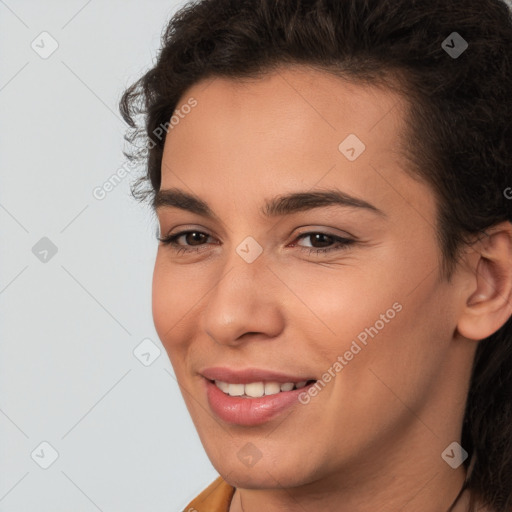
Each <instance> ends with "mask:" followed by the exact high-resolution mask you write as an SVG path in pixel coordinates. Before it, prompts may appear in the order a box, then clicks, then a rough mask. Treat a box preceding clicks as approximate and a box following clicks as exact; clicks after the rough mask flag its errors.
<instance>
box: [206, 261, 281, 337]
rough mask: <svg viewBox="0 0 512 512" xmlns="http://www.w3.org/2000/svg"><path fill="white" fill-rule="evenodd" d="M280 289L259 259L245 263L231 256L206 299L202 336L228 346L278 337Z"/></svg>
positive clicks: (273, 276) (277, 282)
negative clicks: (256, 338) (257, 339)
mask: <svg viewBox="0 0 512 512" xmlns="http://www.w3.org/2000/svg"><path fill="white" fill-rule="evenodd" d="M233 252H234V251H233ZM283 288H284V286H283V284H282V283H281V282H280V281H279V279H277V278H276V276H275V274H274V273H273V272H272V271H271V270H270V269H269V267H268V266H267V263H266V261H265V258H264V256H263V255H261V256H260V257H259V258H258V259H257V260H256V261H253V262H252V263H247V262H246V261H244V260H243V259H242V258H241V257H240V256H239V255H238V254H236V253H235V252H234V254H233V256H232V257H230V258H229V260H226V264H225V266H224V267H223V272H222V276H221V277H220V278H219V280H218V281H217V284H216V285H215V286H214V288H213V289H212V291H211V292H210V294H209V296H208V299H207V306H206V308H205V310H204V311H203V315H204V316H203V319H202V321H203V328H204V330H205V332H206V333H207V334H208V335H209V336H210V337H211V338H212V339H213V340H214V341H216V342H217V343H220V344H225V345H231V346H236V345H239V344H242V343H244V342H246V341H247V340H249V339H254V338H255V337H258V336H259V337H261V339H262V340H263V339H267V338H273V337H276V336H278V335H279V333H280V332H281V331H282V329H283V326H284V311H283V301H282V300H281V299H285V297H283V295H282V294H283V291H284V290H283Z"/></svg>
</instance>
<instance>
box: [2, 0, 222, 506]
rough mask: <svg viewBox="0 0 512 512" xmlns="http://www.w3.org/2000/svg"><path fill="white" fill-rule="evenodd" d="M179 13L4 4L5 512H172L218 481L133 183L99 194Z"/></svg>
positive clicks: (170, 6)
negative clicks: (132, 89) (160, 298)
mask: <svg viewBox="0 0 512 512" xmlns="http://www.w3.org/2000/svg"><path fill="white" fill-rule="evenodd" d="M182 3H183V2H176V1H173V0H152V1H151V2H143V1H141V0H131V1H126V0H124V1H121V0H108V1H99V0H92V1H89V2H87V1H86V0H72V1H70V0H68V1H66V2H64V1H57V0H52V1H44V2H37V1H35V0H19V1H15V0H6V1H5V2H4V1H1V2H0V45H1V48H2V54H1V55H2V56H1V59H0V112H1V122H0V127H1V128H0V130H1V131H0V162H1V185H0V230H1V244H2V251H1V260H0V308H1V309H0V310H1V321H0V326H1V327H0V335H1V343H0V389H1V393H0V439H1V442H0V450H1V451H0V511H9V512H30V511H38V512H61V511H71V510H72V511H73V512H81V511H83V512H95V511H103V512H113V511H123V512H132V511H133V512H135V511H137V512H140V511H142V510H143V511H152V512H164V511H165V512H175V511H178V510H181V509H182V508H184V507H185V505H186V504H187V503H188V501H189V500H190V499H192V498H193V497H194V496H195V495H196V494H197V493H198V492H199V491H200V490H201V489H203V488H204V487H206V485H208V483H210V481H212V480H213V479H214V478H215V477H216V476H217V473H216V471H215V469H214V468H213V467H212V466H211V464H210V462H209V460H208V458H207V457H206V455H205V453H204V450H203V448H202V446H201V443H200V441H199V438H198V436H197V434H196V431H195V428H194V426H193V424H192V421H191V420H190V417H189V415H188V411H187V410H186V407H185V405H184V403H183V398H182V396H181V393H180V391H179V388H178V385H177V383H176V381H175V379H174V372H173V370H172V367H171V365H170V362H169V359H168V357H167V354H166V353H165V351H164V349H163V347H162V345H161V343H160V341H159V340H158V337H157V334H156V331H155V330H154V325H153V319H152V315H151V279H152V271H153V263H154V258H155V254H156V246H157V241H156V239H155V230H156V223H155V219H154V217H153V216H151V215H150V212H149V210H148V208H147V207H143V206H142V205H140V204H138V203H137V202H136V201H135V200H134V199H133V198H131V196H130V191H129V185H130V183H131V182H132V181H133V180H134V178H135V175H134V173H135V171H132V173H131V175H128V176H127V177H126V178H125V179H124V180H123V181H122V182H121V183H120V184H119V185H118V186H117V187H116V188H115V189H114V190H112V191H111V192H110V193H109V194H107V196H106V197H105V199H103V200H97V199H95V198H94V197H93V194H92V191H93V189H94V188H95V187H97V186H101V185H102V184H103V183H104V181H105V180H107V179H108V178H109V177H110V176H111V175H112V174H114V173H115V172H116V171H117V170H118V169H119V168H120V167H121V166H122V165H123V164H124V163H125V158H124V156H123V154H122V150H123V148H124V147H125V142H124V140H123V134H124V132H125V128H126V127H125V124H124V122H122V120H121V117H120V114H119V113H118V109H117V104H118V101H119V99H120V96H121V93H122V91H123V90H124V88H125V87H126V86H128V85H129V84H131V83H132V81H134V80H135V79H136V78H138V77H139V76H140V75H141V74H142V73H143V72H144V71H145V70H146V69H147V68H149V67H150V66H151V65H152V63H153V60H154V58H155V57H156V52H157V49H158V48H159V46H160V34H161V31H162V30H163V28H164V26H165V24H166V21H167V20H168V19H169V17H170V16H171V15H172V13H173V12H174V11H175V10H176V8H177V7H178V6H179V5H181V4H182ZM43 31H46V32H48V33H49V34H50V35H51V36H52V37H53V38H54V39H55V40H56V41H57V42H58V45H59V46H58V49H57V50H56V51H55V52H54V53H53V54H52V55H50V56H49V57H48V58H46V59H43V58H41V57H40V56H39V54H38V53H36V52H35V51H34V50H33V49H32V47H31V44H32V41H33V40H36V44H39V46H43V45H45V48H46V49H48V48H50V46H49V44H50V41H49V40H46V41H43V42H41V40H40V39H41V38H40V37H38V36H39V34H40V33H41V32H43ZM38 41H39V42H38ZM43 49H44V48H41V50H43ZM42 237H47V238H49V239H50V240H51V241H52V242H53V244H55V246H56V247H57V253H56V254H55V255H54V256H53V257H51V258H50V257H49V255H48V256H47V258H48V261H46V263H44V262H42V261H40V259H38V257H36V255H34V254H33V252H32V247H33V246H34V245H35V244H36V243H37V242H38V241H39V240H40V239H41V238H42ZM41 257H44V254H42V255H41ZM145 338H149V339H151V340H152V342H153V343H154V345H155V346H157V347H158V348H160V350H161V354H160V357H158V358H157V359H156V360H155V361H154V362H153V363H152V364H151V365H150V366H144V364H142V363H141V362H140V361H139V359H137V358H136V357H135V356H134V354H133V350H134V348H135V347H136V346H137V345H138V344H139V343H140V342H141V341H142V340H143V339H145ZM143 359H144V358H143ZM146 359H147V356H146ZM43 441H46V442H48V443H49V444H50V445H51V446H52V447H53V448H54V449H55V450H56V451H57V452H58V458H57V460H55V462H54V463H53V464H52V465H51V466H50V467H48V468H47V469H43V468H42V467H40V465H39V464H40V463H43V464H44V463H45V460H46V461H47V462H48V461H50V460H51V459H50V458H51V450H50V449H49V448H47V447H46V446H45V445H43V446H42V447H41V446H40V444H41V443H42V442H43ZM34 450H35V453H34V455H33V457H34V458H32V456H31V454H32V453H33V452H34Z"/></svg>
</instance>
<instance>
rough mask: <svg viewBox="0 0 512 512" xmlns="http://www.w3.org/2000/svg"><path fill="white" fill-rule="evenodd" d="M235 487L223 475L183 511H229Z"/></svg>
mask: <svg viewBox="0 0 512 512" xmlns="http://www.w3.org/2000/svg"><path fill="white" fill-rule="evenodd" d="M233 494H235V488H234V487H232V486H231V485H229V484H228V483H227V482H226V481H225V480H224V479H223V478H222V477H221V476H219V477H218V478H217V479H215V480H214V481H213V482H212V483H211V484H210V485H209V486H208V487H207V488H206V489H205V490H204V491H202V492H201V493H200V494H199V495H198V496H196V497H195V498H194V499H193V500H192V501H191V502H190V503H189V504H188V505H187V506H186V507H185V509H184V510H183V512H229V506H230V505H231V500H232V499H233Z"/></svg>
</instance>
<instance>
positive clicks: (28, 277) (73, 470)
mask: <svg viewBox="0 0 512 512" xmlns="http://www.w3.org/2000/svg"><path fill="white" fill-rule="evenodd" d="M182 3H183V2H181V1H180V2H177V1H176V0H151V2H143V1H142V0H130V1H127V0H124V1H121V0H108V1H99V0H92V1H91V0H89V1H86V0H68V1H66V2H64V1H57V0H52V1H45V2H37V1H35V0H18V1H15V0H5V1H2V0H0V46H1V48H2V58H1V60H0V109H1V110H0V111H1V124H0V162H1V169H2V170H1V186H0V227H1V243H2V251H1V252H0V254H1V260H0V308H1V312H2V316H1V321H0V326H1V327H0V329H1V331H0V335H1V338H0V339H1V343H0V389H1V393H0V439H1V443H0V450H1V452H0V512H2V511H9V512H29V511H38V512H60V511H70V510H73V511H74V512H80V511H83V512H94V511H103V512H113V511H123V512H131V511H133V512H135V511H138V512H139V511H141V510H144V511H152V512H164V511H165V512H175V511H179V510H181V509H182V508H183V507H184V506H185V505H186V504H187V503H188V501H189V500H190V499H192V498H193V497H194V496H195V495H196V494H197V493H198V492H199V491H200V490H202V489H203V488H204V487H206V485H208V484H209V483H210V482H211V481H212V480H213V479H214V478H215V477H216V476H217V473H216V471H215V470H214V468H213V467H212V465H211V463H210V462H209V460H208V458H207V457H206V455H205V453H204V450H203V448H202V446H201V444H200V442H199V438H198V436H197V434H196V431H195V428H194V426H193V424H192V421H191V420H190V418H189V415H188V411H187V410H186V408H185V405H184V403H183V399H182V396H181V393H180V391H179V388H178V386H177V384H176V381H175V379H174V372H173V370H172V368H171V365H170V363H169V359H168V357H167V354H166V353H165V351H164V349H163V347H162V345H161V343H160V341H159V340H158V337H157V334H156V332H155V330H154V326H153V320H152V316H151V279H152V271H153V263H154V257H155V252H156V243H157V242H156V240H155V229H156V224H155V220H154V218H153V217H152V216H151V215H150V213H149V211H148V210H147V208H146V209H145V208H143V207H142V206H141V205H139V204H137V203H136V202H135V201H134V200H133V199H132V198H131V197H130V194H129V185H130V183H131V182H132V181H133V179H134V178H135V175H134V174H133V172H135V171H132V174H131V175H128V176H127V177H126V178H125V179H124V180H123V181H122V182H121V183H120V184H119V185H118V186H117V187H116V188H115V189H114V190H112V191H111V192H110V193H108V194H107V196H106V197H105V199H103V200H98V199H95V198H94V196H93V194H92V191H93V190H94V188H95V187H98V186H101V185H102V184H103V183H104V182H105V181H106V180H107V179H108V178H109V177H110V176H111V175H112V174H114V173H115V172H116V171H117V170H118V169H119V168H120V167H121V166H122V165H123V164H125V159H124V157H123V155H122V149H123V147H124V141H123V137H122V136H123V134H124V131H125V128H126V127H125V125H124V123H123V122H122V121H121V118H120V115H119V113H118V110H117V104H118V101H119V98H120V95H121V93H122V91H123V90H124V88H125V87H126V86H127V85H129V84H130V83H132V81H133V80H135V79H136V78H138V77H139V76H140V75H141V74H142V73H143V72H144V71H145V70H146V69H147V68H148V67H150V66H151V64H152V62H153V59H154V58H155V56H156V51H157V49H158V48H159V45H160V34H161V31H162V30H163V28H164V26H165V24H166V21H167V20H168V19H169V17H170V16H171V15H172V13H173V12H175V10H176V9H177V7H178V6H180V5H182ZM454 30H456V27H454ZM43 31H46V32H48V33H49V34H50V35H51V37H52V38H53V39H55V40H56V41H57V43H58V45H59V46H58V49H57V50H56V51H55V52H54V53H53V54H52V55H50V56H49V57H48V58H46V59H43V58H41V57H40V55H39V54H38V53H36V52H35V51H34V50H33V49H32V47H31V44H32V42H33V41H35V44H39V46H40V47H41V46H43V44H44V48H46V49H48V48H49V47H50V46H49V45H50V42H51V41H49V40H48V39H46V40H45V42H44V43H42V42H41V37H40V34H41V32H43ZM44 48H41V51H42V50H43V49H44ZM43 237H47V238H49V239H50V240H51V241H52V243H53V244H55V246H56V247H57V253H56V254H55V255H54V256H53V257H49V255H48V256H47V261H46V262H43V261H40V259H39V258H38V257H36V255H35V254H34V253H33V251H32V248H33V247H34V245H35V244H37V243H38V241H39V240H40V239H41V238H43ZM36 247H37V246H36ZM36 252H37V251H36ZM40 256H41V257H43V255H42V253H40ZM146 338H149V339H150V340H151V342H150V343H153V346H154V347H158V348H159V349H160V351H161V353H160V356H159V357H157V358H156V359H155V360H154V361H153V362H152V363H151V364H150V365H149V366H145V365H144V364H142V363H141V361H140V360H139V359H137V358H136V357H135V355H134V352H133V351H134V349H135V348H136V347H137V346H138V345H139V344H140V343H141V341H142V340H144V339H146ZM149 346H151V345H149ZM152 350H155V349H152ZM142 352H145V349H144V350H143V351H142ZM147 357H149V356H146V359H147ZM152 357H154V356H151V360H152ZM142 359H144V358H142ZM146 362H147V361H146ZM42 442H46V443H49V444H50V445H51V446H52V447H53V449H54V450H56V452H58V458H57V459H56V460H55V461H54V462H53V463H52V464H51V465H50V466H49V467H48V468H47V469H43V468H42V467H41V464H43V465H44V464H45V462H46V463H48V462H51V455H52V453H51V449H50V448H49V447H48V446H47V445H41V443H42Z"/></svg>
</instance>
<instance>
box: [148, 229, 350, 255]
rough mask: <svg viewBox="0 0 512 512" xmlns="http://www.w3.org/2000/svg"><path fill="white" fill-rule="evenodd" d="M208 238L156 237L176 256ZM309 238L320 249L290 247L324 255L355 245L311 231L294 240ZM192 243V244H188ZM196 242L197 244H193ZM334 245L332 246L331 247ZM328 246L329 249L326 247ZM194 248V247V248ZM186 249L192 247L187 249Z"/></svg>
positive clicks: (196, 235) (191, 235) (200, 235)
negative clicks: (182, 242) (181, 240)
mask: <svg viewBox="0 0 512 512" xmlns="http://www.w3.org/2000/svg"><path fill="white" fill-rule="evenodd" d="M182 237H183V239H184V241H185V242H186V244H189V245H182V244H179V243H177V242H178V240H179V239H180V238H182ZM208 238H210V235H208V234H207V233H203V232H202V231H181V232H179V233H176V234H174V235H168V236H165V237H162V238H160V237H157V239H158V240H160V242H162V244H163V245H169V246H170V247H171V249H172V250H173V251H176V252H177V253H178V254H179V253H180V252H185V253H190V252H199V251H200V247H201V246H202V245H204V244H203V243H202V242H206V241H207V240H208ZM306 238H309V239H310V240H311V241H312V243H313V244H320V247H318V246H315V245H311V246H309V247H308V246H302V245H298V244H295V243H293V244H292V245H298V247H300V248H301V250H304V251H308V253H309V254H311V253H316V254H318V253H326V252H330V251H337V250H343V249H347V248H348V247H349V246H350V245H352V244H354V243H355V240H352V239H350V238H343V237H339V236H336V235H330V234H328V233H322V232H318V231H311V232H309V233H302V234H301V235H299V236H298V237H297V238H296V240H304V239H306ZM190 242H192V244H190ZM194 242H197V243H194ZM333 244H334V246H333ZM326 245H328V246H329V247H326ZM194 246H195V247H194ZM187 247H193V248H192V249H189V248H187Z"/></svg>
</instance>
